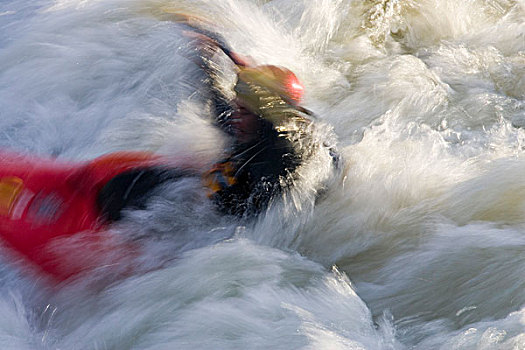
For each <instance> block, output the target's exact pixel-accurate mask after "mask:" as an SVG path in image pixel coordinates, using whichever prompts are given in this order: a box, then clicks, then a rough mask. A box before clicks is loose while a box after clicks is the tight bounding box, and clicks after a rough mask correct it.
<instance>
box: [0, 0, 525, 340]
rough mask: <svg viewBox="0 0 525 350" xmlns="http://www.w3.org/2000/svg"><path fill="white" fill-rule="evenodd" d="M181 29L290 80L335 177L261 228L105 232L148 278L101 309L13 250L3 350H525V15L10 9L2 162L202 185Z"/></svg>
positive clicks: (2, 24) (201, 204)
mask: <svg viewBox="0 0 525 350" xmlns="http://www.w3.org/2000/svg"><path fill="white" fill-rule="evenodd" d="M173 11H182V12H186V13H191V14H194V15H198V16H202V17H204V18H207V19H209V20H211V21H212V22H213V23H214V24H215V26H216V27H217V30H218V31H219V32H220V33H221V34H222V35H223V36H224V37H225V39H226V40H227V41H228V42H229V43H230V44H231V46H232V47H233V48H234V49H235V50H236V51H237V52H239V53H242V54H244V55H248V56H251V57H252V58H253V59H254V60H255V61H257V62H258V63H269V64H277V65H281V66H285V67H288V68H290V69H292V70H293V71H294V72H296V74H297V75H298V76H299V78H300V79H301V80H302V81H303V82H304V84H305V87H306V91H307V94H306V97H305V105H306V106H307V107H308V108H310V109H311V110H313V111H315V112H316V114H318V115H319V119H320V120H319V122H320V124H323V123H324V125H325V126H326V128H328V129H329V128H330V127H332V128H333V131H334V133H335V134H336V135H337V139H338V148H339V151H340V153H341V155H342V159H343V161H344V163H343V164H344V166H343V169H342V171H341V173H337V174H331V175H330V174H328V172H329V169H325V168H324V167H323V164H324V163H323V162H322V161H321V160H319V159H318V162H316V161H313V162H310V163H309V164H307V165H306V166H305V167H304V169H302V170H301V180H300V181H298V184H297V188H296V189H295V190H294V191H293V193H290V194H288V195H287V196H286V197H285V198H283V199H282V200H280V201H279V203H278V204H276V205H275V206H274V207H273V208H272V209H271V210H270V211H269V212H268V213H267V214H266V215H265V216H263V217H261V219H260V220H259V221H257V222H255V223H248V224H246V223H244V222H236V220H234V219H232V218H225V217H221V216H220V215H218V214H215V211H214V208H213V205H212V204H210V203H209V202H208V201H207V199H206V196H205V194H204V193H203V191H202V188H201V184H200V182H199V181H195V180H192V179H188V180H184V181H180V182H178V183H174V184H170V185H168V186H167V187H166V188H165V189H164V190H163V191H161V192H160V193H158V194H157V195H156V196H155V197H154V198H153V199H152V200H151V203H150V205H149V206H148V208H147V209H146V210H136V211H129V212H127V213H126V216H125V219H124V220H123V221H122V223H120V224H119V225H118V227H113V228H112V229H111V233H112V234H114V235H122V236H126V237H131V238H133V239H135V240H138V242H141V244H142V245H143V246H144V250H145V253H144V256H142V257H141V259H143V262H144V264H145V266H148V267H149V268H146V269H144V271H141V272H136V273H134V274H133V275H131V276H128V277H126V278H122V279H119V280H115V281H113V282H112V283H100V284H98V285H97V287H96V288H93V287H92V286H91V287H86V283H85V281H81V282H78V281H77V282H74V283H70V284H67V285H65V286H62V288H60V289H59V290H49V289H48V288H47V287H45V285H44V284H43V283H41V281H39V280H35V279H34V278H30V277H28V276H26V275H24V274H22V273H21V272H20V271H19V270H18V269H17V267H15V266H13V265H12V264H9V263H8V262H9V259H8V258H7V256H8V255H6V254H4V253H3V252H4V250H2V251H1V252H2V254H1V260H2V263H1V264H0V280H1V285H0V292H1V293H0V314H1V317H0V348H1V349H525V275H524V273H523V272H524V271H525V176H524V173H525V157H524V150H523V149H524V147H525V132H524V129H523V128H525V2H524V1H523V0H419V1H418V0H397V1H396V0H354V1H353V0H331V1H329V0H274V1H262V0H259V1H255V0H253V1H248V0H221V1H218V0H171V1H154V0H151V1H145V0H127V1H124V0H104V1H102V0H98V1H96V0H56V1H50V0H35V1H23V0H2V2H1V3H0V146H1V147H2V148H9V149H13V150H16V151H20V152H24V153H28V154H39V155H53V156H56V157H58V158H60V159H64V160H75V161H80V160H87V159H92V158H94V157H96V156H99V155H102V154H105V153H108V152H111V151H116V150H129V149H133V150H150V151H154V152H158V153H161V154H166V155H169V156H173V157H174V158H176V159H182V160H184V161H185V162H191V163H192V164H194V165H195V166H197V167H200V168H202V169H205V168H206V167H207V166H209V164H211V163H212V162H213V161H214V160H215V159H217V158H218V157H220V156H221V153H220V150H221V149H222V148H223V147H224V146H225V145H227V140H226V139H225V137H224V136H223V135H222V134H221V133H220V132H219V131H217V130H216V128H215V127H214V126H213V125H212V123H211V121H210V118H211V116H210V113H209V111H208V109H207V108H206V106H205V105H204V104H203V103H202V99H200V98H197V97H195V96H196V94H195V91H197V90H199V89H201V88H202V86H201V85H202V84H201V82H200V80H199V79H200V78H199V77H200V75H199V72H198V70H197V68H196V66H195V64H194V63H193V62H192V61H191V60H190V59H188V57H189V55H188V53H189V52H191V50H192V45H191V43H189V42H188V39H187V38H185V37H184V36H183V35H182V34H181V27H180V26H179V25H177V24H176V23H174V22H173V21H171V20H170V16H169V15H167V13H169V12H173ZM326 133H327V135H328V134H329V131H326ZM327 178H328V181H327ZM321 182H322V183H323V186H324V193H323V194H322V196H321V197H320V199H318V200H317V201H316V200H315V197H316V196H315V195H314V194H315V191H316V190H318V186H320V183H321Z"/></svg>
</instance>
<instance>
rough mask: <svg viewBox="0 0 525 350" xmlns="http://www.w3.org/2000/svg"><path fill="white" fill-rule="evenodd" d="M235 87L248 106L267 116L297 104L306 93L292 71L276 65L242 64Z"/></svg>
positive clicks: (271, 117)
mask: <svg viewBox="0 0 525 350" xmlns="http://www.w3.org/2000/svg"><path fill="white" fill-rule="evenodd" d="M234 90H235V92H236V94H237V98H238V99H239V100H240V102H241V103H242V105H243V106H244V107H246V108H248V109H249V110H251V111H252V112H253V113H255V114H258V115H259V116H261V117H262V118H264V119H273V117H275V114H276V113H277V114H278V113H281V112H282V111H283V108H285V109H287V110H290V109H294V108H296V107H297V106H298V105H299V103H300V101H301V99H302V97H303V94H304V88H303V85H302V84H301V83H300V82H299V79H298V78H297V76H296V75H295V74H294V73H293V72H292V71H290V70H288V69H286V68H282V67H277V66H272V65H264V66H257V67H240V71H239V73H238V74H237V83H236V85H235V88H234ZM270 121H272V122H273V120H270Z"/></svg>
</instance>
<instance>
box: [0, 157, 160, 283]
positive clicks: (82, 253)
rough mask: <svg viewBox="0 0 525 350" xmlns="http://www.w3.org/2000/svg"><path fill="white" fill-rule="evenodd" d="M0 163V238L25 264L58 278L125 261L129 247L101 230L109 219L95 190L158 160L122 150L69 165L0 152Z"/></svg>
mask: <svg viewBox="0 0 525 350" xmlns="http://www.w3.org/2000/svg"><path fill="white" fill-rule="evenodd" d="M0 164H1V166H0V240H2V241H3V242H4V243H5V245H6V246H7V247H8V248H9V251H11V252H14V253H15V254H14V255H17V256H19V257H21V258H22V259H21V260H22V261H23V262H24V261H25V262H29V263H30V264H29V265H30V266H28V267H33V268H36V269H37V270H40V271H43V272H45V273H46V274H47V275H49V276H51V277H52V278H53V279H55V280H58V281H63V280H66V279H68V278H70V277H71V276H74V275H78V274H79V273H82V272H85V271H87V270H92V269H95V268H97V267H100V266H101V265H102V264H106V265H107V264H113V263H115V261H117V260H118V262H119V263H123V261H126V259H123V255H124V256H125V255H129V254H131V251H132V250H133V248H132V247H131V245H130V244H129V243H122V242H117V241H116V240H115V239H114V237H113V238H110V237H111V236H110V235H108V234H107V232H105V233H104V230H103V229H104V228H105V227H107V224H108V223H109V222H110V219H108V217H107V215H103V214H104V208H103V205H101V203H100V194H101V192H103V189H104V188H105V187H107V186H108V184H109V183H111V181H112V180H113V179H115V178H116V177H119V176H121V175H122V174H126V173H130V172H133V171H136V170H137V169H148V168H150V167H152V166H156V165H159V164H160V158H159V157H157V156H154V155H152V154H149V153H143V152H126V153H114V154H110V155H107V156H103V157H100V158H97V159H95V160H94V161H91V162H87V163H77V164H70V163H65V162H59V161H56V160H54V159H42V158H30V157H27V156H21V155H17V154H14V153H7V152H0ZM106 192H108V193H110V196H111V193H113V191H106ZM106 197H108V195H106ZM108 198H109V197H108ZM24 265H28V264H24ZM33 270H34V269H33Z"/></svg>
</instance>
